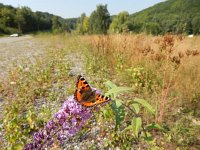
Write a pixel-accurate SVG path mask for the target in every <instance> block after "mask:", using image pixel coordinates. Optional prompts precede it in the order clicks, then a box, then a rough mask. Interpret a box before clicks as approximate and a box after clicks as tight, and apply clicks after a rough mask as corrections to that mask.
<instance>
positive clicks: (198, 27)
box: [192, 16, 200, 34]
mask: <svg viewBox="0 0 200 150" xmlns="http://www.w3.org/2000/svg"><path fill="white" fill-rule="evenodd" d="M192 29H193V33H194V34H200V16H196V17H194V18H193V20H192Z"/></svg>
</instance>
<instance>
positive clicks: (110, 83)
mask: <svg viewBox="0 0 200 150" xmlns="http://www.w3.org/2000/svg"><path fill="white" fill-rule="evenodd" d="M105 85H106V86H108V87H109V89H112V88H115V87H117V85H115V84H114V83H113V82H111V81H107V82H105Z"/></svg>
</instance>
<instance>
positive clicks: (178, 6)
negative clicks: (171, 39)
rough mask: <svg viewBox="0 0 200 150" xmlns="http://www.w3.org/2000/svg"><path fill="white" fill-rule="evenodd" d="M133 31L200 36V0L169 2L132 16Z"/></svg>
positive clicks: (175, 0) (172, 0)
mask: <svg viewBox="0 0 200 150" xmlns="http://www.w3.org/2000/svg"><path fill="white" fill-rule="evenodd" d="M129 19H130V20H129V21H130V22H131V23H132V25H133V28H132V30H133V31H136V32H140V31H145V32H147V33H152V34H159V33H165V32H175V33H187V34H192V33H194V34H199V33H200V0H167V1H165V2H161V3H158V4H156V5H154V6H152V7H149V8H147V9H145V10H143V11H140V12H138V13H135V14H132V15H130V18H129Z"/></svg>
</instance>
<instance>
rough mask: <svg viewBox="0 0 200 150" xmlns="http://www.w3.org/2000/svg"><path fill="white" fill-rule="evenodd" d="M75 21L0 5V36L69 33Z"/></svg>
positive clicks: (27, 9) (23, 8)
mask: <svg viewBox="0 0 200 150" xmlns="http://www.w3.org/2000/svg"><path fill="white" fill-rule="evenodd" d="M74 22H75V23H76V19H66V20H65V19H63V18H61V17H59V16H55V15H53V14H50V13H48V12H40V11H36V12H33V11H32V10H31V9H30V8H29V7H25V6H24V7H18V8H14V7H12V6H9V5H3V4H1V3H0V34H12V33H27V32H33V31H43V30H51V29H53V31H54V32H58V31H70V30H71V28H72V29H74V28H75V25H74Z"/></svg>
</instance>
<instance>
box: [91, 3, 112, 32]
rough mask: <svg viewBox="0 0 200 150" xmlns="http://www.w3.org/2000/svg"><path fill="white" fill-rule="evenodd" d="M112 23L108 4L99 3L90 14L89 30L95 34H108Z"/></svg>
mask: <svg viewBox="0 0 200 150" xmlns="http://www.w3.org/2000/svg"><path fill="white" fill-rule="evenodd" d="M110 23H111V19H110V14H109V12H108V10H107V5H97V8H96V10H95V11H93V12H92V14H91V16H90V23H89V31H90V33H94V34H106V33H107V30H108V28H109V25H110Z"/></svg>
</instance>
